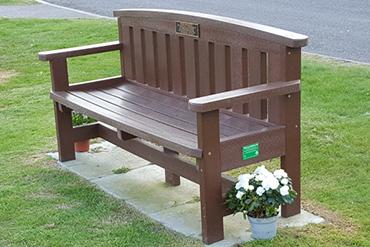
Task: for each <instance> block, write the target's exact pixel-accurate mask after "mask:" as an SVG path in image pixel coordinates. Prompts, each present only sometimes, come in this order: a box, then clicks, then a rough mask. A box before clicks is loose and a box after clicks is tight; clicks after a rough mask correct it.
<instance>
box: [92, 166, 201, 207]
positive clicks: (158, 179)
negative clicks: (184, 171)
mask: <svg viewBox="0 0 370 247" xmlns="http://www.w3.org/2000/svg"><path fill="white" fill-rule="evenodd" d="M94 183H96V184H97V185H99V186H100V187H101V188H103V189H104V190H105V191H109V192H110V193H112V194H114V195H117V196H118V197H119V198H122V199H125V200H126V201H127V202H128V203H130V204H131V205H133V206H134V207H136V208H137V209H139V210H140V211H141V212H143V213H145V214H153V213H156V212H159V211H166V210H167V209H170V208H173V207H178V206H180V205H184V204H188V203H193V202H194V201H196V200H198V198H199V196H198V193H197V192H198V191H199V186H198V185H197V184H195V183H193V182H191V181H189V180H186V179H183V178H182V179H181V186H175V187H173V186H170V185H167V184H166V183H165V182H164V170H163V169H162V168H161V167H158V166H156V165H149V166H145V167H141V168H138V169H135V170H132V171H129V172H127V173H124V174H119V175H112V176H106V177H103V178H100V179H96V180H94Z"/></svg>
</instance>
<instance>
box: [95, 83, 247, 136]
mask: <svg viewBox="0 0 370 247" xmlns="http://www.w3.org/2000/svg"><path fill="white" fill-rule="evenodd" d="M102 92H105V93H107V94H109V95H113V96H115V97H117V99H118V100H120V102H121V101H122V100H124V101H128V102H131V103H132V104H136V105H138V106H140V107H144V108H146V110H145V111H146V112H148V114H150V115H154V116H153V117H154V118H163V120H164V119H168V118H171V119H176V120H179V121H182V122H184V124H186V125H189V130H191V132H192V133H194V134H196V129H197V127H196V114H194V113H193V112H190V111H187V110H183V109H179V108H175V107H171V104H169V105H165V104H162V103H161V102H160V101H158V99H157V100H153V99H151V98H148V97H138V96H137V95H134V94H131V93H128V92H126V91H124V90H119V89H117V88H109V89H106V90H103V91H102ZM174 101H175V99H174ZM180 124H181V123H180ZM221 128H222V131H221V136H231V135H235V134H236V133H240V130H239V129H236V128H234V127H233V126H228V125H222V126H221Z"/></svg>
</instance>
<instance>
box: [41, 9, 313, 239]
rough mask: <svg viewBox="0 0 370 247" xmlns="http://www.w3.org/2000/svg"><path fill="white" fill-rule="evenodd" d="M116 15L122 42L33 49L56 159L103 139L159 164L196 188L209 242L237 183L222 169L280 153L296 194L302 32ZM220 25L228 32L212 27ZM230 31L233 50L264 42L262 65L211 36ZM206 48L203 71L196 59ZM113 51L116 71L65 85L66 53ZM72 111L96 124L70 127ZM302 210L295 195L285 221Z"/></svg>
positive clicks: (172, 16)
mask: <svg viewBox="0 0 370 247" xmlns="http://www.w3.org/2000/svg"><path fill="white" fill-rule="evenodd" d="M115 15H116V16H118V18H119V29H120V40H119V41H115V42H109V43H103V44H97V45H89V46H82V47H76V48H69V49H61V50H55V51H48V52H41V53H39V58H40V60H47V61H49V62H50V71H51V81H52V91H51V93H50V95H51V98H52V99H53V101H54V110H55V120H56V128H57V139H58V152H59V159H60V160H61V161H67V160H73V159H75V150H74V142H76V141H80V140H86V139H92V138H97V137H101V138H103V139H105V140H107V141H109V142H111V143H113V144H115V145H117V146H119V147H121V148H123V149H125V150H127V151H129V152H131V153H134V154H136V155H138V156H140V157H142V158H144V159H146V160H149V161H151V162H152V163H155V164H157V165H159V166H161V167H163V168H164V169H165V180H166V182H167V183H169V184H171V185H173V186H177V185H179V184H180V177H184V178H187V179H189V180H191V181H193V182H195V183H198V184H199V185H200V198H201V213H202V232H203V241H204V242H205V243H207V244H210V243H213V242H216V241H219V240H221V239H223V217H224V216H225V215H228V214H230V212H229V211H228V210H227V209H226V207H225V204H224V199H225V194H226V192H227V191H228V190H229V189H230V188H231V187H232V186H234V183H235V180H234V179H233V178H231V177H229V176H226V175H223V174H222V172H225V171H229V170H231V169H235V168H238V167H242V166H245V165H248V164H253V163H257V162H260V161H263V160H269V159H271V158H276V157H280V158H281V166H282V167H283V168H284V169H285V170H286V171H287V172H288V174H289V175H290V177H291V178H292V180H293V184H294V189H295V190H296V191H297V192H298V193H300V47H301V46H303V45H305V44H306V40H305V39H306V38H305V36H299V35H296V36H294V35H292V33H289V32H288V33H284V32H281V33H279V30H278V29H272V28H265V27H264V26H259V25H257V26H254V25H251V24H250V23H241V22H238V23H237V24H236V23H234V22H233V21H231V20H230V19H225V20H223V19H222V18H221V19H220V18H216V17H215V18H213V17H212V16H208V15H207V16H205V15H202V14H197V13H188V12H176V11H172V12H168V11H158V10H121V11H117V12H115ZM143 16H145V18H144V19H143V18H142V17H143ZM181 21H187V23H199V26H198V28H199V27H200V28H202V27H203V29H202V30H203V33H202V34H203V35H204V36H203V37H202V36H200V37H195V38H194V37H192V38H189V37H188V36H186V35H185V36H183V35H182V34H181V33H180V34H179V33H173V32H174V31H175V30H172V29H171V28H172V24H174V23H178V22H181ZM220 22H222V23H223V25H225V26H222V27H224V28H225V30H226V31H225V30H218V29H219V27H220V25H219V23H220ZM180 24H181V23H180ZM242 24H243V25H242ZM136 25H137V28H136ZM176 25H179V24H176ZM231 27H235V29H236V30H238V32H239V33H243V32H245V33H246V36H245V37H244V36H243V37H242V39H241V38H240V37H237V38H239V40H238V41H237V43H236V44H237V45H240V44H243V45H248V47H249V45H250V44H252V45H257V44H258V45H261V44H263V45H265V50H264V51H263V52H262V53H260V57H259V59H258V61H259V64H258V65H260V66H261V67H258V66H257V65H254V64H253V61H255V58H256V53H255V50H253V49H255V47H254V48H253V49H252V48H250V50H247V49H244V48H243V49H242V48H240V53H235V51H236V50H235V49H234V47H233V46H232V45H233V44H232V43H231V40H232V42H235V39H231V38H229V37H228V36H227V35H225V36H217V37H216V36H212V35H214V34H215V33H218V31H219V32H220V34H222V35H224V32H228V30H229V29H230V28H231ZM169 28H170V29H169ZM147 29H149V30H147ZM221 29H222V28H221ZM137 30H139V32H138V31H137ZM176 30H177V29H176ZM207 30H209V31H210V32H207ZM211 30H213V31H214V32H211ZM177 31H178V30H177ZM177 31H176V32H177ZM198 31H199V30H198ZM162 33H164V34H163V35H162ZM198 35H199V34H198ZM230 35H235V33H232V34H230ZM220 37H221V38H222V39H223V40H222V42H229V41H230V43H229V45H226V46H224V45H222V46H219V44H218V43H216V42H215V41H214V40H215V39H216V38H218V39H221V38H220ZM252 37H254V38H252ZM208 38H209V39H210V40H212V41H208V40H207V39H208ZM203 39H205V40H206V43H204V42H203ZM245 39H250V40H245ZM256 40H260V42H257V43H256ZM249 41H250V42H251V43H248V42H249ZM190 42H191V43H190ZM190 44H191V45H190ZM204 44H206V45H207V47H208V48H207V50H206V51H207V53H206V57H205V58H208V60H204V61H203V60H202V61H203V62H204V63H205V65H207V64H208V65H207V66H204V64H202V61H201V59H204V57H203V56H202V54H201V52H203V51H204V50H203V49H201V48H202V47H203V45H204ZM203 48H204V47H203ZM178 49H180V50H178ZM185 49H187V50H185ZM238 49H239V48H238ZM248 49H249V48H248ZM270 50H271V54H270V53H269V52H266V51H270ZM110 51H118V52H120V55H121V64H122V75H120V76H116V77H110V78H104V79H99V80H94V81H88V82H83V83H78V84H72V85H70V84H69V80H68V72H67V71H68V70H67V59H68V58H69V57H75V56H83V55H88V54H96V53H101V52H110ZM161 51H163V52H161ZM175 51H176V52H175ZM185 51H186V52H185ZM220 51H221V52H222V53H220ZM189 54H192V55H191V56H192V57H188V56H189ZM176 56H180V57H176ZM181 56H185V57H181ZM238 56H240V60H235V58H236V57H238ZM220 59H221V60H220ZM222 59H223V60H222ZM220 61H223V62H222V63H221V62H220ZM232 61H234V62H235V64H232ZM177 62H179V64H177ZM243 63H245V64H244V65H243ZM176 64H177V65H178V67H176V66H177V65H176ZM270 65H271V66H270ZM194 66H195V67H194ZM212 66H214V67H212ZM217 66H218V67H217ZM228 66H230V67H228ZM238 66H239V67H238ZM238 68H240V69H241V70H240V71H239V72H238V71H236V70H237V69H238ZM222 70H223V71H224V73H222V74H220V71H222ZM234 70H235V71H234ZM177 72H178V73H177ZM255 72H258V73H260V74H256V73H255ZM244 73H245V76H247V77H244ZM241 75H243V76H241ZM257 75H258V76H257ZM218 76H221V77H218ZM243 78H244V79H245V78H247V79H248V80H249V81H248V82H245V81H243V80H244V79H243ZM201 79H202V80H204V83H203V81H201ZM221 79H222V80H223V83H225V84H220V80H221ZM230 80H231V81H230ZM237 80H239V81H237ZM256 80H259V81H260V83H257V82H256ZM191 83H195V84H191ZM205 85H208V86H206V87H205ZM222 85H223V86H222ZM230 85H231V86H232V85H238V87H237V88H233V87H231V86H230ZM242 85H244V86H242ZM222 88H223V89H222ZM221 89H222V90H221ZM72 110H75V111H77V112H80V113H83V114H86V115H88V116H90V117H93V118H95V119H96V120H98V122H97V123H93V124H89V125H86V126H79V127H72V120H71V111H72ZM152 143H154V144H156V145H153V144H152ZM255 143H258V144H259V148H260V149H259V154H258V156H256V157H254V158H250V159H247V160H245V159H243V156H242V148H243V147H244V146H248V145H251V144H255ZM183 155H186V156H190V157H193V158H195V160H196V161H195V162H191V160H189V159H185V158H183ZM299 212H300V198H299V197H298V198H297V200H296V201H295V203H294V204H292V205H289V206H284V207H283V208H282V215H283V216H284V217H288V216H291V215H295V214H297V213H299Z"/></svg>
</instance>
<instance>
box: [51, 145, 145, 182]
mask: <svg viewBox="0 0 370 247" xmlns="http://www.w3.org/2000/svg"><path fill="white" fill-rule="evenodd" d="M49 155H50V156H51V157H52V158H54V159H58V153H56V152H55V153H49ZM149 163H150V162H149V161H147V160H144V159H142V158H140V157H138V156H136V155H134V154H131V153H129V152H127V151H125V150H123V149H121V148H119V147H116V146H114V145H113V144H110V143H108V142H102V143H96V144H92V145H91V147H90V151H89V152H88V153H76V160H72V161H67V162H63V163H61V164H62V166H63V167H65V168H67V169H68V170H70V171H72V172H74V173H76V174H78V175H79V176H81V177H83V178H85V179H88V180H90V179H95V178H101V177H105V176H108V175H113V174H114V172H113V171H114V170H116V169H119V168H122V167H125V168H128V169H130V170H132V169H136V168H139V167H143V166H146V165H148V164H149Z"/></svg>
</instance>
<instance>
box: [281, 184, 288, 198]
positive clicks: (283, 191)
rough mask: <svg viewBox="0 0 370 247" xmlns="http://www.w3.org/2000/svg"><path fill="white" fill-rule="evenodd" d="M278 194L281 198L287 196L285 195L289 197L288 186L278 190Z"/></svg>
mask: <svg viewBox="0 0 370 247" xmlns="http://www.w3.org/2000/svg"><path fill="white" fill-rule="evenodd" d="M280 194H281V195H282V196H287V195H289V186H286V185H285V186H283V187H281V188H280Z"/></svg>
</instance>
